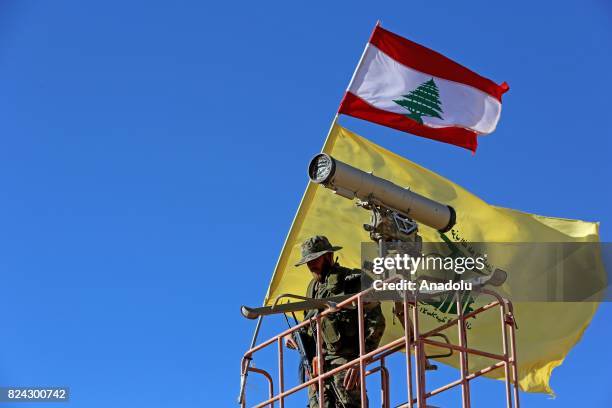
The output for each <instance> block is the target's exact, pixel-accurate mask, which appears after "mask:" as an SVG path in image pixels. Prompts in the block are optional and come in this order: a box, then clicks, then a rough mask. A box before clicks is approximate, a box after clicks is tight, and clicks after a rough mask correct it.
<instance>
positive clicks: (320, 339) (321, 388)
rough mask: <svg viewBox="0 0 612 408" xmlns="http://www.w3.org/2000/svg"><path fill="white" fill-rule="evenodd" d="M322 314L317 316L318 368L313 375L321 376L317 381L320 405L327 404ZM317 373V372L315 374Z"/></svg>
mask: <svg viewBox="0 0 612 408" xmlns="http://www.w3.org/2000/svg"><path fill="white" fill-rule="evenodd" d="M321 319H322V317H321V316H317V318H316V325H317V364H318V366H319V367H318V368H319V369H318V370H317V371H316V372H313V373H312V374H313V376H316V377H318V378H319V380H318V381H317V389H318V390H319V407H324V406H325V377H323V374H325V366H324V364H323V336H322V335H321ZM315 373H316V374H315Z"/></svg>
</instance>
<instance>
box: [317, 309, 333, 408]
mask: <svg viewBox="0 0 612 408" xmlns="http://www.w3.org/2000/svg"><path fill="white" fill-rule="evenodd" d="M315 322H316V326H317V362H318V364H319V372H318V373H317V376H318V378H319V381H318V382H317V389H318V390H319V393H318V394H319V407H324V406H325V385H324V380H323V373H324V372H325V367H324V365H323V344H322V341H323V336H321V316H320V315H317V317H316V321H315ZM331 381H333V378H332V379H331Z"/></svg>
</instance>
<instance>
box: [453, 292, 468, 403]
mask: <svg viewBox="0 0 612 408" xmlns="http://www.w3.org/2000/svg"><path fill="white" fill-rule="evenodd" d="M455 296H456V299H457V301H456V305H457V317H458V318H459V321H458V322H457V328H458V329H459V333H458V334H459V346H460V347H467V335H466V332H465V318H464V316H463V305H462V304H461V300H462V295H461V293H460V292H457V293H456V294H455ZM467 354H468V353H467V352H466V351H465V350H461V351H460V352H459V363H460V365H461V396H462V406H463V408H469V407H470V383H469V380H468V379H467V378H466V377H467V375H468V367H469V364H468V355H467Z"/></svg>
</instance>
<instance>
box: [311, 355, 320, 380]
mask: <svg viewBox="0 0 612 408" xmlns="http://www.w3.org/2000/svg"><path fill="white" fill-rule="evenodd" d="M310 366H311V367H312V375H313V377H316V376H317V375H319V359H318V358H317V357H316V356H315V357H313V358H312V363H311V364H310Z"/></svg>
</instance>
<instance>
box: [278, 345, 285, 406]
mask: <svg viewBox="0 0 612 408" xmlns="http://www.w3.org/2000/svg"><path fill="white" fill-rule="evenodd" d="M283 363H284V361H283V338H282V337H279V338H278V390H279V391H280V394H279V395H280V396H279V400H278V405H279V406H280V408H284V407H285V401H284V399H283V397H282V394H283V391H285V375H284V372H283Z"/></svg>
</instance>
